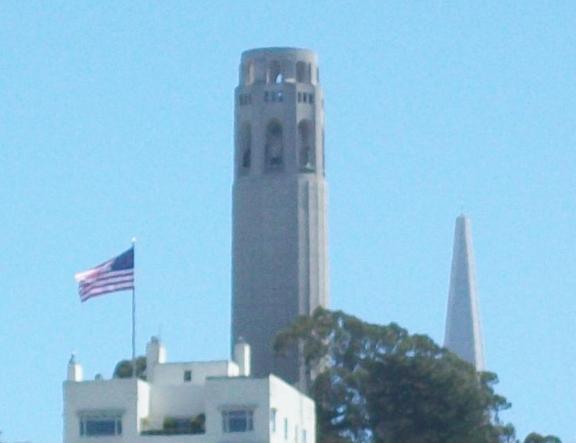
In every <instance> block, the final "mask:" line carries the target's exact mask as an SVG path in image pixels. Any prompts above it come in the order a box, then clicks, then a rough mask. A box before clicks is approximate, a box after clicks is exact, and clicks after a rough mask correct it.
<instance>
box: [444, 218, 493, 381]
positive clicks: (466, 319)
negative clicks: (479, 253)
mask: <svg viewBox="0 0 576 443" xmlns="http://www.w3.org/2000/svg"><path fill="white" fill-rule="evenodd" d="M447 311H448V312H447V316H446V335H445V339H444V346H445V347H446V348H448V349H449V350H451V351H452V352H454V353H456V354H457V355H458V356H459V357H460V358H462V359H464V360H466V361H468V362H469V363H471V364H472V365H474V367H475V368H476V370H478V371H482V370H484V349H483V343H482V332H481V328H480V312H479V306H478V291H477V287H476V263H475V261H474V253H473V250H472V233H471V229H470V220H469V219H468V217H466V216H465V215H463V214H462V215H460V216H459V217H458V218H457V219H456V226H455V229H454V249H453V253H452V271H451V275H450V292H449V295H448V310H447Z"/></svg>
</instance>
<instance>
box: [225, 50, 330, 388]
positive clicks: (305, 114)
mask: <svg viewBox="0 0 576 443" xmlns="http://www.w3.org/2000/svg"><path fill="white" fill-rule="evenodd" d="M323 108H324V100H323V96H322V90H321V89H320V84H319V70H318V60H317V56H316V54H315V53H314V52H312V51H309V50H306V49H295V48H263V49H253V50H250V51H246V52H244V53H243V54H242V59H241V62H240V75H239V84H238V87H237V88H236V91H235V121H234V122H235V126H234V131H235V151H234V152H235V155H234V185H233V210H232V211H233V218H232V224H233V228H232V230H233V232H232V345H234V343H236V342H237V341H238V340H240V339H243V340H245V341H246V342H247V343H249V344H250V345H251V347H252V368H253V370H252V372H253V374H254V376H257V377H258V376H264V375H267V374H269V373H274V374H276V375H278V376H280V377H281V378H283V379H284V380H286V381H288V382H290V383H297V382H303V380H304V377H305V374H304V370H303V366H302V364H301V356H299V355H298V352H292V353H289V354H288V355H287V356H285V357H276V356H275V355H274V352H273V349H272V344H273V341H274V337H275V336H276V334H277V333H278V332H279V331H280V330H281V329H283V328H285V327H286V326H288V325H290V324H291V322H292V321H293V320H294V319H295V318H296V317H297V316H299V315H302V314H310V313H311V312H312V311H314V309H315V308H316V307H318V306H327V303H328V287H327V284H328V278H327V272H328V269H327V268H328V265H327V252H326V248H327V247H326V181H325V168H324V109H323Z"/></svg>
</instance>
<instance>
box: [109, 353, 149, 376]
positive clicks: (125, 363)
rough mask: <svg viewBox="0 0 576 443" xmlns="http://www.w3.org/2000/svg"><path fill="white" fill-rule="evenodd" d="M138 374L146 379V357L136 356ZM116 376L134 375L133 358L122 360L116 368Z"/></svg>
mask: <svg viewBox="0 0 576 443" xmlns="http://www.w3.org/2000/svg"><path fill="white" fill-rule="evenodd" d="M136 376H137V377H138V378H140V379H142V380H146V357H143V356H140V357H136ZM113 377H114V378H130V377H132V360H121V361H119V362H118V363H117V364H116V367H115V368H114V375H113Z"/></svg>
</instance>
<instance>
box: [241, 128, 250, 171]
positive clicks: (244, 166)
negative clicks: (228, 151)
mask: <svg viewBox="0 0 576 443" xmlns="http://www.w3.org/2000/svg"><path fill="white" fill-rule="evenodd" d="M251 148H252V130H251V127H250V124H249V123H244V124H243V125H242V126H241V128H240V131H239V133H238V156H239V157H240V159H239V168H238V169H239V172H240V174H247V173H248V171H249V170H250V164H251V160H252V159H251V157H252V149H251Z"/></svg>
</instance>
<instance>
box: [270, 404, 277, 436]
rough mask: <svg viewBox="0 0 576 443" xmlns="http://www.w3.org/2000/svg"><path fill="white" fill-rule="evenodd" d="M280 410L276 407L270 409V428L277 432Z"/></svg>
mask: <svg viewBox="0 0 576 443" xmlns="http://www.w3.org/2000/svg"><path fill="white" fill-rule="evenodd" d="M277 415H278V411H277V410H276V409H275V408H272V409H270V430H271V431H272V432H276V416H277Z"/></svg>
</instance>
